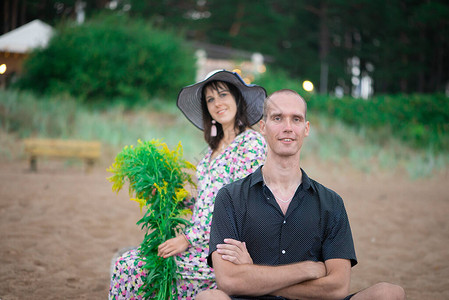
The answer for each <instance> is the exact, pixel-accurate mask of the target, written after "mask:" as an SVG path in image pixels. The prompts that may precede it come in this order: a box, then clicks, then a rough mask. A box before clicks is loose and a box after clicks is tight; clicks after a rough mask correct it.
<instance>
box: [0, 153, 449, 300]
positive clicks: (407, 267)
mask: <svg viewBox="0 0 449 300" xmlns="http://www.w3.org/2000/svg"><path fill="white" fill-rule="evenodd" d="M107 165H108V162H103V163H102V164H99V165H97V166H96V167H94V169H93V171H92V172H91V173H89V174H86V173H85V172H84V171H83V166H82V164H75V165H72V166H67V165H66V164H64V163H63V162H60V161H47V162H42V163H40V164H39V166H38V172H37V173H31V172H29V171H28V163H27V161H15V162H1V163H0V241H1V242H0V266H1V267H0V299H1V300H12V299H107V294H108V288H109V268H110V262H111V258H112V257H113V255H114V253H115V252H116V251H117V250H118V249H121V248H123V247H128V246H132V245H137V244H139V243H140V242H141V240H142V238H143V232H141V230H140V229H139V227H138V226H137V225H136V222H137V221H138V220H139V218H140V217H141V214H140V211H139V208H138V204H137V203H135V202H132V201H129V200H128V194H127V189H126V188H125V189H124V190H123V191H121V192H120V193H119V194H115V193H113V192H112V191H111V184H110V183H109V182H108V181H107V180H106V177H108V176H109V173H107V172H106V167H107ZM303 166H304V169H305V170H306V172H308V174H309V176H310V177H312V178H314V179H316V180H318V181H320V182H321V183H323V184H325V185H326V186H328V187H329V188H332V189H333V190H335V191H337V192H338V193H339V194H340V195H341V196H342V197H343V199H344V201H345V204H346V208H347V211H348V215H349V218H350V222H351V226H352V231H353V235H354V240H355V246H356V252H357V256H358V261H359V264H358V265H357V266H355V267H354V268H353V273H352V281H351V290H352V291H357V290H359V289H362V288H364V287H366V286H368V285H372V284H374V283H377V282H379V281H389V282H393V283H397V284H400V285H401V286H403V287H404V288H405V290H406V293H407V296H408V299H435V300H438V299H449V251H448V246H449V218H448V217H447V214H448V212H449V184H448V182H449V174H448V172H447V171H446V172H443V173H442V174H437V175H435V176H434V177H432V178H430V179H420V180H410V179H408V178H407V176H406V175H404V174H398V173H394V174H392V173H391V174H390V173H385V174H365V173H362V172H359V171H355V170H353V169H350V168H347V169H343V168H342V167H341V166H338V167H337V166H332V165H330V164H328V163H322V162H321V163H318V162H317V161H314V160H312V159H310V160H306V161H304V163H303Z"/></svg>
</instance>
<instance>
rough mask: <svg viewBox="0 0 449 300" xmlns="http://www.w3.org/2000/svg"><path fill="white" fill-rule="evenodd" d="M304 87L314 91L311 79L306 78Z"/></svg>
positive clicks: (308, 90)
mask: <svg viewBox="0 0 449 300" xmlns="http://www.w3.org/2000/svg"><path fill="white" fill-rule="evenodd" d="M302 88H303V89H304V90H306V91H307V92H311V91H313V83H312V82H311V81H309V80H305V81H304V82H303V83H302Z"/></svg>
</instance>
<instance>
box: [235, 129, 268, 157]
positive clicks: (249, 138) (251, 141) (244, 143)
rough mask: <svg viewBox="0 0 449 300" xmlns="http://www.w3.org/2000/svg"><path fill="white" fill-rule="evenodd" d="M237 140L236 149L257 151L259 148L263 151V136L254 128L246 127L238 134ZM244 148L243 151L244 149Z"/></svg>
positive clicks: (264, 145)
mask: <svg viewBox="0 0 449 300" xmlns="http://www.w3.org/2000/svg"><path fill="white" fill-rule="evenodd" d="M238 137H239V140H238V143H237V148H238V149H246V150H248V148H250V149H253V150H255V151H259V150H256V149H260V151H262V152H264V151H265V147H266V144H265V138H264V137H263V136H262V135H261V134H260V133H259V132H257V131H255V130H254V129H248V130H246V131H244V132H242V133H241V134H240V135H239V136H238ZM246 150H245V151H246Z"/></svg>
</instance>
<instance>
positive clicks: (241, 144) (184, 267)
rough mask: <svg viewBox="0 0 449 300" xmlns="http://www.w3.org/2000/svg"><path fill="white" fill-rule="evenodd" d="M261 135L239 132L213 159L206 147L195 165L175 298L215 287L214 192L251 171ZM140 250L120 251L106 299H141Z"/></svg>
mask: <svg viewBox="0 0 449 300" xmlns="http://www.w3.org/2000/svg"><path fill="white" fill-rule="evenodd" d="M265 152H266V145H265V140H264V138H263V137H262V136H261V135H260V134H259V133H258V132H256V131H254V130H252V129H249V130H247V131H245V132H243V133H241V134H240V135H238V136H237V137H236V138H235V139H234V141H233V142H232V143H230V144H229V145H228V147H227V148H226V149H224V150H223V151H222V152H221V153H220V154H218V155H217V156H216V157H215V158H214V159H211V155H212V150H211V149H209V151H208V152H207V154H206V155H205V157H204V158H203V159H202V160H201V161H200V162H199V164H198V165H197V174H196V175H197V178H198V196H197V199H196V202H195V206H194V209H193V215H192V220H191V226H189V227H187V228H185V231H184V234H185V236H186V238H187V239H188V241H189V242H190V246H189V247H188V248H187V250H186V251H185V252H183V253H180V254H178V255H176V256H175V260H176V263H177V265H178V269H179V275H180V277H181V279H179V280H178V282H177V288H178V299H186V300H189V299H193V298H194V297H195V295H196V294H197V293H199V292H200V291H202V290H205V289H211V288H215V287H216V285H215V276H214V272H213V269H211V268H210V267H209V266H208V265H207V256H208V255H209V235H210V225H211V221H212V214H213V211H214V202H215V196H216V195H217V192H218V191H219V190H220V188H221V187H223V186H224V185H226V184H228V183H231V182H233V181H235V180H238V179H240V178H243V177H245V176H247V175H248V174H251V173H252V172H254V171H255V170H256V169H257V168H258V167H259V166H260V165H261V164H263V162H264V161H265ZM138 256H139V251H138V250H137V249H133V250H130V251H127V252H125V253H124V254H123V255H121V256H120V257H119V258H118V260H117V261H116V263H115V268H114V271H113V274H112V278H111V285H110V288H109V299H142V297H141V296H140V295H138V293H137V291H138V289H139V287H140V286H141V285H142V279H141V277H142V276H146V271H145V270H143V269H142V268H141V266H142V264H143V262H142V261H139V260H137V258H138Z"/></svg>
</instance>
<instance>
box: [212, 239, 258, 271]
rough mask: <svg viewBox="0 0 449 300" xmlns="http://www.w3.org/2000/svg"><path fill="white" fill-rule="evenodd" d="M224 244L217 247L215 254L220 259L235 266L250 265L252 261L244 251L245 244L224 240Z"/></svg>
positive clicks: (246, 251) (245, 250)
mask: <svg viewBox="0 0 449 300" xmlns="http://www.w3.org/2000/svg"><path fill="white" fill-rule="evenodd" d="M224 242H225V244H218V245H217V253H219V254H220V255H221V258H222V259H224V260H227V261H230V262H232V263H234V264H236V265H242V264H252V263H253V260H252V258H251V256H250V255H249V253H248V250H247V249H246V244H245V242H240V241H237V240H233V239H224Z"/></svg>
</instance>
